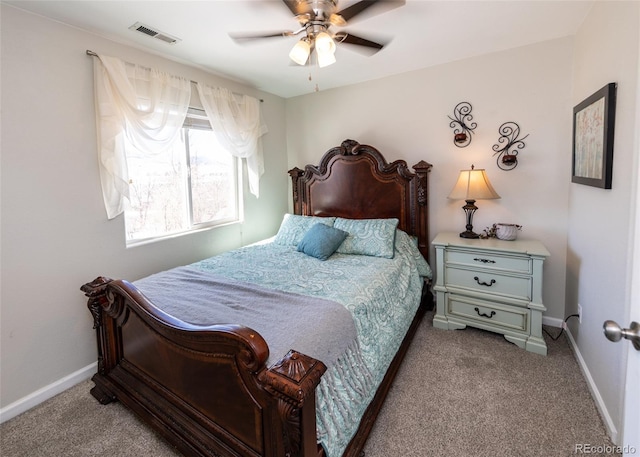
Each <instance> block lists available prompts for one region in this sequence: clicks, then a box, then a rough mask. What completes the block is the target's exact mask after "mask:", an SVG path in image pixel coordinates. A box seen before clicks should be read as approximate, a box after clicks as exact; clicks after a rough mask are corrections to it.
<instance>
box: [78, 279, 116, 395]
mask: <svg viewBox="0 0 640 457" xmlns="http://www.w3.org/2000/svg"><path fill="white" fill-rule="evenodd" d="M112 281H113V280H112V279H110V278H106V277H104V276H99V277H97V278H96V279H94V280H93V281H91V282H90V283H87V284H84V285H83V286H82V287H80V290H81V291H82V292H84V294H85V295H86V296H87V297H88V301H87V307H88V308H89V311H91V315H92V316H93V328H94V329H95V330H96V338H97V340H98V373H100V374H103V375H104V374H105V373H107V372H108V371H109V370H111V369H113V368H114V367H115V366H116V365H117V363H118V360H116V357H115V354H117V351H116V347H115V342H114V341H113V339H112V338H109V336H108V335H113V334H114V322H113V321H112V320H111V319H104V318H103V309H104V310H107V309H110V308H112V307H113V306H114V304H115V297H113V295H110V296H108V295H107V286H108V285H109V284H110V283H111V282H112ZM91 395H93V396H94V397H95V398H96V400H98V401H99V402H100V403H101V404H103V405H106V404H107V403H111V402H112V401H114V400H115V396H114V395H113V394H112V393H110V392H108V391H107V390H106V389H104V388H102V387H101V386H100V384H99V383H98V382H96V383H95V386H94V387H93V388H92V389H91Z"/></svg>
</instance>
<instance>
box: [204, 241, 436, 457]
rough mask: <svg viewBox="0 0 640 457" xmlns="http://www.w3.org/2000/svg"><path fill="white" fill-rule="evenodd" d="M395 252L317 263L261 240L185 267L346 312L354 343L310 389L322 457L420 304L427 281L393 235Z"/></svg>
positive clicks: (375, 381)
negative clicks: (336, 306) (321, 300)
mask: <svg viewBox="0 0 640 457" xmlns="http://www.w3.org/2000/svg"><path fill="white" fill-rule="evenodd" d="M395 248H396V251H395V255H394V258H393V259H386V258H380V257H372V256H364V255H349V254H339V253H335V254H333V255H332V256H331V257H330V258H329V259H328V260H326V261H320V260H318V259H315V258H313V257H309V256H307V255H305V254H303V253H301V252H297V251H296V248H295V247H293V246H282V245H278V244H274V243H263V244H256V245H252V246H248V247H245V248H241V249H237V250H234V251H230V252H227V253H224V254H221V255H218V256H215V257H211V258H209V259H206V260H203V261H201V262H197V263H195V264H193V265H192V266H193V267H195V268H198V269H200V270H203V271H209V272H214V273H215V274H216V275H220V276H224V277H228V278H230V279H234V280H239V281H246V282H250V283H254V284H257V285H259V286H262V287H266V288H271V289H276V290H280V291H284V292H293V293H297V294H303V295H310V296H316V297H322V298H325V299H329V300H333V301H336V302H338V303H341V304H342V305H344V306H345V307H346V308H347V309H348V310H349V311H350V312H351V315H352V316H353V319H354V322H355V326H356V330H357V335H358V336H357V344H356V345H354V346H351V347H349V349H348V350H347V351H346V353H345V354H344V355H343V356H341V357H339V358H338V360H337V361H336V362H335V363H333V364H331V365H330V366H328V370H327V372H326V373H325V375H324V376H323V377H322V380H321V382H320V385H319V387H318V390H317V397H316V398H317V412H316V418H317V432H318V440H319V441H320V442H321V443H322V445H323V446H324V448H325V450H326V452H327V455H328V457H338V456H340V455H342V453H343V452H344V450H345V448H346V446H347V444H348V443H349V441H350V440H351V438H352V437H353V435H354V433H355V432H356V430H357V429H358V426H359V423H360V418H361V417H362V415H363V414H364V411H365V409H366V408H367V406H368V404H369V403H370V401H371V400H372V398H373V396H374V394H375V391H376V389H377V388H378V386H379V385H380V383H381V382H382V379H383V377H384V375H385V373H386V370H387V368H388V366H389V364H390V363H391V360H392V359H393V357H394V356H395V354H396V352H397V351H398V348H399V347H400V344H401V343H402V340H403V338H404V335H405V334H406V332H407V330H408V328H409V326H410V324H411V322H412V320H413V317H414V315H415V313H416V311H417V308H418V306H419V304H420V297H421V291H422V284H423V277H425V276H426V277H431V270H430V269H429V266H428V265H427V263H426V262H425V260H424V259H423V257H422V256H421V255H420V253H419V251H418V249H417V247H416V246H415V243H414V242H413V240H412V239H411V238H410V237H409V236H408V235H407V234H406V233H404V232H402V231H400V230H398V231H397V233H396V240H395ZM294 349H295V348H294ZM282 355H284V354H282Z"/></svg>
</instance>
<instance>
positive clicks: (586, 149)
mask: <svg viewBox="0 0 640 457" xmlns="http://www.w3.org/2000/svg"><path fill="white" fill-rule="evenodd" d="M616 89H617V84H616V83H609V84H607V85H606V86H604V87H603V88H602V89H600V90H598V91H597V92H595V93H594V94H593V95H591V96H590V97H588V98H586V99H585V100H583V101H582V102H581V103H579V104H578V105H576V106H575V107H574V108H573V162H572V168H571V170H572V171H571V182H574V183H578V184H584V185H587V186H593V187H600V188H602V189H611V184H612V171H613V137H614V129H615V114H616Z"/></svg>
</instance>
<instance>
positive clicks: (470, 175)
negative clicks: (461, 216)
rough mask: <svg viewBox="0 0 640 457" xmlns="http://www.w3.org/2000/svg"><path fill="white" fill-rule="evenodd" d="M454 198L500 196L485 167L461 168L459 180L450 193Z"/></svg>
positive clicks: (471, 198) (451, 197)
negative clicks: (477, 168)
mask: <svg viewBox="0 0 640 457" xmlns="http://www.w3.org/2000/svg"><path fill="white" fill-rule="evenodd" d="M448 198H450V199H452V200H488V199H494V198H500V195H498V193H497V192H496V191H495V189H494V188H493V186H492V185H491V183H490V182H489V178H488V177H487V174H486V173H485V171H484V169H479V170H476V169H474V167H473V165H471V170H461V171H460V175H459V176H458V182H456V185H455V186H454V187H453V190H452V191H451V193H450V194H449V197H448Z"/></svg>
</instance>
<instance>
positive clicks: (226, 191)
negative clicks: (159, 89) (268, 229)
mask: <svg viewBox="0 0 640 457" xmlns="http://www.w3.org/2000/svg"><path fill="white" fill-rule="evenodd" d="M127 166H128V168H129V192H130V200H129V202H127V205H126V207H125V225H126V232H127V244H128V245H134V244H139V243H143V242H147V241H151V240H154V239H158V238H163V237H167V236H173V235H176V234H181V233H185V232H190V231H194V230H200V229H203V228H206V227H212V226H216V225H221V224H227V223H230V222H236V221H239V220H240V219H241V217H242V214H241V202H240V197H239V196H240V177H239V170H240V167H239V166H238V159H237V158H235V157H233V156H232V155H231V154H229V153H228V152H227V151H225V150H224V149H223V148H222V147H220V145H219V144H218V142H217V141H216V138H215V135H214V133H213V131H212V130H211V126H210V125H209V122H208V121H207V118H206V116H204V112H201V111H198V110H194V109H190V110H189V114H188V115H187V118H186V120H185V123H184V127H183V129H182V131H181V133H180V137H179V139H178V140H177V141H175V142H174V144H173V145H172V146H171V147H170V148H169V149H168V150H165V151H162V152H159V153H158V154H157V155H155V156H149V155H148V154H142V153H140V152H139V151H137V150H136V149H135V148H134V147H133V146H131V145H128V146H127Z"/></svg>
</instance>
